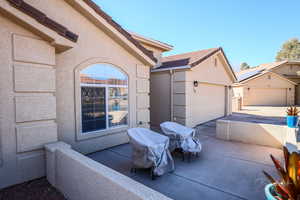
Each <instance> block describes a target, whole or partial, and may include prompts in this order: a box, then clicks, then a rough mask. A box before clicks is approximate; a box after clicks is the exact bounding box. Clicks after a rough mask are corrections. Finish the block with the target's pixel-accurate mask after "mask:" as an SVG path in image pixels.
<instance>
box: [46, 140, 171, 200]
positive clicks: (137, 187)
mask: <svg viewBox="0 0 300 200" xmlns="http://www.w3.org/2000/svg"><path fill="white" fill-rule="evenodd" d="M46 151H47V153H46V155H47V156H46V157H47V179H48V181H49V182H50V183H51V184H52V186H54V187H55V188H57V189H58V190H59V191H60V192H62V193H63V194H64V196H65V197H66V198H67V199H69V200H83V199H84V200H99V199H103V200H104V199H105V200H116V199H118V200H129V199H130V200H171V199H170V198H168V197H166V196H164V195H163V194H161V193H159V192H157V191H155V190H153V189H151V188H149V187H147V186H145V185H143V184H141V183H139V182H136V181H134V180H133V179H131V178H129V177H127V176H125V175H123V174H121V173H119V172H117V171H115V170H113V169H111V168H109V167H107V166H104V165H102V164H101V163H99V162H96V161H94V160H92V159H90V158H88V157H86V156H84V155H82V154H80V153H78V152H76V151H74V150H72V149H71V148H70V146H68V145H67V144H65V143H63V142H58V143H54V144H50V145H46Z"/></svg>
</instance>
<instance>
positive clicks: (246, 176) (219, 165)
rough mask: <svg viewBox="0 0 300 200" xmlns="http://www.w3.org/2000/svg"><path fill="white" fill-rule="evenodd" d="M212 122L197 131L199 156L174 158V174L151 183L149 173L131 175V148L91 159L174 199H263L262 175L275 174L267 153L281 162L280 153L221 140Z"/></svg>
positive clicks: (106, 152) (91, 156) (104, 152)
mask: <svg viewBox="0 0 300 200" xmlns="http://www.w3.org/2000/svg"><path fill="white" fill-rule="evenodd" d="M215 129H216V127H215V122H209V123H206V124H202V125H200V126H199V127H198V128H197V137H198V138H199V139H200V140H201V142H202V145H203V146H202V147H203V150H202V152H201V154H200V157H199V158H197V159H195V160H192V161H191V162H190V163H188V162H183V161H182V160H181V158H174V160H175V166H176V169H175V172H174V173H169V174H165V175H164V176H162V177H158V178H157V179H156V180H154V181H153V180H151V178H150V176H149V172H148V171H143V170H141V171H137V173H130V168H131V152H132V150H131V146H130V145H129V144H124V145H120V146H116V147H113V148H110V149H107V150H103V151H100V152H96V153H92V154H90V155H88V156H89V157H90V158H92V159H94V160H96V161H98V162H100V163H102V164H104V165H106V166H108V167H111V168H112V169H114V170H116V171H119V172H120V173H122V174H124V175H126V176H129V177H131V178H132V179H134V180H136V181H138V182H140V183H142V184H144V185H146V186H148V187H150V188H152V189H154V190H157V191H159V192H161V193H163V194H165V195H166V196H169V197H170V198H173V199H178V200H179V199H184V200H198V199H203V200H218V199H220V200H221V199H222V200H225V199H226V200H229V199H230V200H238V199H251V200H253V199H255V200H259V199H264V186H265V185H266V184H267V183H268V182H267V181H266V179H265V177H264V176H263V175H262V170H266V171H268V172H270V173H271V174H273V175H275V170H274V168H273V165H272V163H271V160H270V157H269V154H273V155H274V156H275V157H277V158H279V159H282V151H281V150H279V149H273V148H269V147H263V146H256V145H249V144H243V143H235V142H228V141H222V140H218V139H216V138H215Z"/></svg>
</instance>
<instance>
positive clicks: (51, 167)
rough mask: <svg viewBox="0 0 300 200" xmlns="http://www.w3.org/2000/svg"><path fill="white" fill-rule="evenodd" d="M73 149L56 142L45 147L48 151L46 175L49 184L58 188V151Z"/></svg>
mask: <svg viewBox="0 0 300 200" xmlns="http://www.w3.org/2000/svg"><path fill="white" fill-rule="evenodd" d="M57 149H71V145H69V144H66V143H64V142H55V143H51V144H47V145H45V150H46V175H47V179H48V181H49V183H50V184H51V185H52V186H53V187H56V153H55V152H56V150H57Z"/></svg>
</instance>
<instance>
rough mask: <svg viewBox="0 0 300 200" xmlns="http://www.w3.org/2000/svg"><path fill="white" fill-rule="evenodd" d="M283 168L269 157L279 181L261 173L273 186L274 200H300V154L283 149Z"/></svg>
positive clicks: (272, 157) (277, 161) (274, 159)
mask: <svg viewBox="0 0 300 200" xmlns="http://www.w3.org/2000/svg"><path fill="white" fill-rule="evenodd" d="M283 154H284V166H282V165H281V163H280V161H279V160H277V159H276V158H274V156H272V155H270V156H271V159H272V161H273V163H274V166H275V168H276V170H277V173H278V175H279V177H280V180H279V181H278V180H276V179H274V178H273V177H272V176H271V175H270V174H268V173H267V172H265V171H263V173H264V175H265V176H266V177H267V179H268V180H269V181H270V182H271V183H272V184H273V185H274V191H275V193H276V194H275V196H274V197H275V198H276V199H278V200H299V199H300V154H299V153H296V152H293V153H289V151H288V150H287V148H286V147H283Z"/></svg>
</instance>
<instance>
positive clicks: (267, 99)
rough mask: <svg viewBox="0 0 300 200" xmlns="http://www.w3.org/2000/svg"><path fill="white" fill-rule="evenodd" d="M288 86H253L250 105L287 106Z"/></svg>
mask: <svg viewBox="0 0 300 200" xmlns="http://www.w3.org/2000/svg"><path fill="white" fill-rule="evenodd" d="M287 90H288V89H287V88H251V89H249V93H248V94H249V97H248V103H247V104H248V105H257V106H258V105H269V106H286V105H287Z"/></svg>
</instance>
